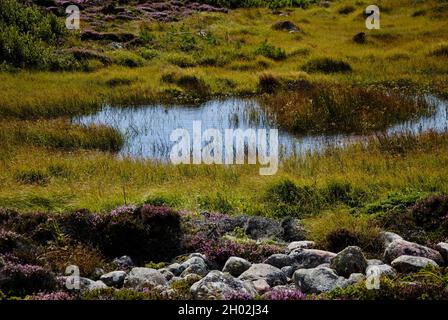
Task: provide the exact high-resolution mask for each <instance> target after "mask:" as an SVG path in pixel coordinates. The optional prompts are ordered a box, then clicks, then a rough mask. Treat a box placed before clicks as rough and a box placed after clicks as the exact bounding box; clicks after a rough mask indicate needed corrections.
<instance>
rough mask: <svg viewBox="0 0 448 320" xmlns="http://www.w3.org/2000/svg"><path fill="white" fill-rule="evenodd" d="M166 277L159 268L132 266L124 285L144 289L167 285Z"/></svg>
mask: <svg viewBox="0 0 448 320" xmlns="http://www.w3.org/2000/svg"><path fill="white" fill-rule="evenodd" d="M166 283H167V281H166V279H165V277H164V276H163V275H162V274H161V273H160V272H159V271H157V270H155V269H150V268H132V270H131V271H130V272H129V274H128V275H127V276H126V278H125V280H124V287H126V288H135V289H137V290H138V289H142V288H145V287H150V288H153V287H156V286H159V285H162V286H164V285H166Z"/></svg>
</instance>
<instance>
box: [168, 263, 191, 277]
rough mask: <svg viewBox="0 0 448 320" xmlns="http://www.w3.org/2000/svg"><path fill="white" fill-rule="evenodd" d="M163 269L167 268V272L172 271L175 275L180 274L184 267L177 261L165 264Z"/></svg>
mask: <svg viewBox="0 0 448 320" xmlns="http://www.w3.org/2000/svg"><path fill="white" fill-rule="evenodd" d="M165 269H167V270H168V271H169V272H172V273H173V274H174V275H175V276H180V274H181V273H182V272H183V271H184V270H185V269H186V267H185V266H184V265H181V264H179V263H173V264H170V265H169V266H167V267H166V268H165Z"/></svg>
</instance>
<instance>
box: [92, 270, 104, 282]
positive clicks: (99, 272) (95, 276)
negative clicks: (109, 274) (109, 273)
mask: <svg viewBox="0 0 448 320" xmlns="http://www.w3.org/2000/svg"><path fill="white" fill-rule="evenodd" d="M105 273H106V271H104V269H102V268H95V270H93V274H92V278H93V279H95V280H99V279H100V277H101V276H102V275H103V274H105Z"/></svg>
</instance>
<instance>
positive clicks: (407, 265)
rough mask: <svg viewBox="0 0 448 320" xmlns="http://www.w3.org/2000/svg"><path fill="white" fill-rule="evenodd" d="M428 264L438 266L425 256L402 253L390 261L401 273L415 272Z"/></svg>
mask: <svg viewBox="0 0 448 320" xmlns="http://www.w3.org/2000/svg"><path fill="white" fill-rule="evenodd" d="M428 265H431V266H434V267H438V264H437V263H436V262H435V261H434V260H431V259H428V258H425V257H416V256H408V255H403V256H400V257H398V258H396V259H395V260H394V261H392V267H394V268H395V269H397V270H398V271H399V272H402V273H409V272H417V271H419V270H420V269H422V268H424V267H426V266H428Z"/></svg>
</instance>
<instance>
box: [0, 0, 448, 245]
mask: <svg viewBox="0 0 448 320" xmlns="http://www.w3.org/2000/svg"><path fill="white" fill-rule="evenodd" d="M410 3H412V4H413V3H414V2H413V1H410V0H398V1H395V2H394V3H393V4H388V5H387V7H384V10H383V11H382V30H365V26H364V17H363V13H362V11H363V9H364V8H362V6H359V5H358V4H357V1H354V0H353V1H351V0H347V1H343V2H342V1H340V3H337V5H332V6H330V7H329V8H322V7H319V6H311V7H309V8H308V9H306V10H302V9H291V10H290V11H288V13H289V16H288V20H291V21H292V22H293V23H294V24H296V25H297V26H298V29H299V30H300V32H293V33H288V32H284V31H276V30H273V29H272V25H274V24H275V23H277V22H278V21H279V20H280V19H281V18H279V16H278V15H276V14H274V13H273V11H272V10H270V9H267V8H250V9H237V10H232V11H230V12H229V13H228V14H218V13H200V14H195V15H192V16H190V17H188V18H186V19H183V20H182V21H179V22H173V23H148V24H145V25H144V26H142V25H141V23H140V22H138V23H136V22H132V21H131V22H123V23H120V25H114V24H112V23H111V24H107V25H106V26H105V27H104V29H105V30H104V31H105V32H120V33H128V32H131V33H133V34H135V35H136V36H139V37H140V38H142V40H143V42H144V45H143V46H141V47H138V46H136V47H132V46H130V47H128V48H126V50H112V49H111V48H110V47H108V46H105V45H103V44H98V43H96V42H94V41H83V42H81V41H80V40H79V37H78V36H76V35H75V34H71V35H69V36H68V37H67V39H66V42H65V46H66V48H63V49H70V48H72V49H73V48H77V49H76V50H74V51H73V50H72V51H71V53H70V54H71V55H72V56H73V59H75V60H76V61H78V62H80V63H82V66H84V67H83V68H80V69H75V70H71V71H64V72H50V71H36V70H34V71H31V70H24V69H14V68H11V67H10V66H4V65H2V70H3V71H1V72H0V92H1V93H2V94H1V95H0V119H1V120H0V135H1V137H2V139H1V142H0V148H1V151H2V152H0V206H3V207H10V208H17V209H20V210H23V211H36V210H43V211H52V212H62V211H67V210H74V209H77V208H87V209H89V210H92V211H104V210H109V209H111V208H113V207H116V206H118V205H122V204H129V203H144V202H145V201H146V202H148V203H169V204H170V205H173V206H175V207H176V208H180V209H188V210H219V211H224V212H227V213H229V214H239V213H247V214H259V215H271V216H272V215H275V216H282V215H285V214H293V215H296V216H299V217H306V219H312V217H313V216H317V215H318V214H319V213H322V212H327V211H335V212H337V213H338V212H346V211H347V210H349V211H350V212H351V211H356V212H357V211H360V212H362V209H363V208H364V207H367V206H368V205H369V204H370V203H372V202H375V201H378V200H379V199H382V198H384V197H387V195H388V194H390V193H392V192H403V193H409V192H414V191H415V192H423V193H425V192H428V193H431V192H448V178H446V177H448V172H447V169H446V168H447V163H448V152H447V151H448V143H447V141H448V139H447V135H446V134H436V133H429V134H425V135H422V136H418V137H417V136H401V137H388V136H380V135H379V136H377V137H376V138H375V139H374V140H373V141H371V143H370V145H369V147H365V146H362V145H355V146H352V147H350V148H347V149H345V150H339V149H334V150H328V151H327V152H326V153H324V154H315V155H307V156H305V157H301V158H290V159H287V160H286V161H285V162H284V163H283V164H282V165H281V167H280V169H279V172H278V174H277V175H275V176H273V177H269V176H259V175H258V168H257V167H256V166H248V165H242V166H230V167H222V166H183V165H181V166H171V165H165V164H160V163H156V162H153V161H149V160H132V159H127V158H125V159H119V158H117V157H116V156H115V155H114V154H113V153H111V152H108V151H116V150H117V149H119V147H120V145H121V144H122V140H121V137H119V135H118V134H117V133H116V132H115V131H113V130H111V129H108V128H104V127H80V126H75V125H71V124H70V122H69V121H68V119H69V118H70V117H73V116H76V115H81V114H88V113H92V112H95V111H97V110H99V108H100V107H101V106H102V105H103V104H105V103H109V104H113V105H118V106H126V105H135V104H143V103H148V102H156V101H168V102H171V103H172V102H173V101H178V102H184V101H191V100H193V101H197V100H198V99H201V98H204V97H211V96H226V95H232V96H233V95H237V96H238V95H241V96H243V95H256V94H259V93H268V94H269V95H270V96H268V97H267V99H268V101H269V99H270V100H271V101H274V102H275V103H273V104H272V105H273V106H274V107H273V112H274V113H275V115H276V116H277V119H278V120H279V121H280V122H281V123H282V124H283V125H284V126H285V127H286V128H290V129H291V130H292V131H294V132H302V133H304V132H306V133H310V132H334V131H336V129H338V130H339V129H342V131H346V132H352V131H355V132H364V131H370V130H376V129H381V128H384V127H385V126H387V125H390V124H391V123H395V122H397V121H401V120H403V119H408V118H409V117H412V116H415V115H417V114H421V113H422V112H426V107H427V105H426V104H424V103H422V101H419V100H412V99H411V98H409V96H406V93H400V92H399V90H398V89H402V88H403V87H406V88H409V87H410V88H412V89H415V90H416V91H419V92H427V91H431V92H434V93H438V94H441V95H446V96H448V80H447V76H446V75H447V73H448V64H447V63H446V55H444V49H443V48H444V45H443V44H444V43H446V41H447V35H446V28H445V21H446V14H447V13H446V12H444V11H443V10H442V11H440V10H439V9H440V8H439V7H440V6H441V4H440V3H439V2H437V1H424V2H419V3H418V4H415V5H412V6H409V4H410ZM350 7H353V8H354V9H355V10H354V11H352V10H351V9H350ZM347 8H349V9H347ZM417 9H419V10H424V11H425V12H427V14H423V15H418V16H417V17H412V14H413V13H414V12H415V11H416V10H417ZM86 27H87V26H86ZM198 30H204V31H205V35H204V34H203V33H202V35H199V34H198V32H197V31H198ZM360 31H364V32H366V37H367V39H368V41H367V43H366V44H365V45H363V46H360V45H357V44H356V43H353V41H352V38H353V36H354V35H355V34H357V33H359V32H360ZM428 43H431V44H432V45H431V46H430V48H428V46H427V44H428ZM439 45H440V46H439ZM440 48H441V49H440ZM336 58H337V59H336ZM321 59H324V60H321ZM330 59H333V60H330ZM322 61H323V62H324V63H322ZM341 61H342V62H343V63H341ZM345 63H346V64H347V65H348V66H349V67H350V72H330V73H329V72H328V71H335V70H336V71H349V68H348V67H347V65H346V64H345ZM303 66H314V68H311V69H308V71H304V70H302V68H303ZM328 66H330V67H328ZM305 69H307V68H305ZM81 70H85V71H81ZM314 71H319V72H314ZM320 71H324V72H320ZM310 88H311V89H312V90H311V91H309V92H307V93H305V89H310ZM313 88H315V89H313ZM317 88H318V89H317ZM384 88H387V90H392V91H391V92H393V94H392V95H388V94H385V93H384V92H385V90H383V89H384ZM288 90H289V91H288ZM336 93H337V94H336ZM341 93H342V94H341ZM308 98H312V99H313V100H314V102H312V103H308V102H304V103H299V102H300V101H302V100H306V99H308ZM288 102H291V103H290V104H289V107H288V108H287V109H285V110H281V109H280V108H279V107H278V106H279V105H280V104H285V105H286V104H287V103H288ZM378 105H380V106H381V108H377V106H378ZM374 107H375V108H374ZM291 114H292V115H293V116H291ZM297 114H300V115H302V116H305V117H304V118H303V119H305V121H303V119H302V120H300V119H301V117H297ZM384 114H387V116H385V115H384ZM322 115H324V116H322ZM335 120H337V121H335ZM333 122H335V124H333ZM336 127H337V128H336ZM105 151H106V152H105ZM288 181H290V182H291V184H288V183H286V184H285V182H288ZM211 186H213V187H211ZM289 188H291V189H292V190H293V191H294V192H293V193H294V194H296V196H295V197H294V201H292V204H293V205H290V202H291V201H289V200H288V199H286V200H285V199H284V198H283V195H282V194H283V193H282V190H284V189H286V190H289ZM273 191H274V192H273ZM304 191H305V192H304ZM272 194H274V197H269V195H271V196H272ZM304 194H305V196H304ZM307 197H308V198H307ZM173 199H174V200H173ZM278 199H280V200H282V199H283V201H280V204H281V202H283V203H285V204H286V205H283V206H282V205H280V206H279V205H277V206H275V205H273V204H276V203H277V204H278V201H277V200H278ZM302 200H303V201H305V200H306V201H308V200H312V201H311V203H310V205H309V206H308V207H307V208H306V210H301V209H303V207H304V206H303V205H302V203H304V202H303V201H302ZM300 201H302V202H300ZM298 209H300V210H298ZM329 217H330V218H322V219H323V220H321V221H320V222H321V223H324V222H325V223H326V224H331V221H332V218H331V215H330V216H329ZM335 219H336V221H337V219H341V221H347V224H346V225H345V224H344V226H345V227H346V228H348V229H350V228H349V227H350V226H351V225H352V223H353V221H357V220H356V219H357V218H353V219H355V220H351V219H352V218H348V216H346V213H344V215H342V216H341V217H339V216H337V217H336V218H335ZM361 225H362V226H363V227H360V228H364V227H365V222H362V224H361ZM322 228H324V226H322ZM326 228H327V229H322V230H327V231H325V232H327V233H328V232H330V231H331V230H333V229H334V226H333V227H330V226H326ZM311 229H312V228H311ZM312 230H314V231H312V232H313V237H314V238H316V239H318V238H319V239H320V238H322V239H323V236H322V235H323V234H324V233H325V232H324V231H321V230H319V229H318V228H316V229H312ZM364 230H365V229H362V230H358V231H359V232H364ZM352 231H353V230H352ZM355 231H356V228H355Z"/></svg>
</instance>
